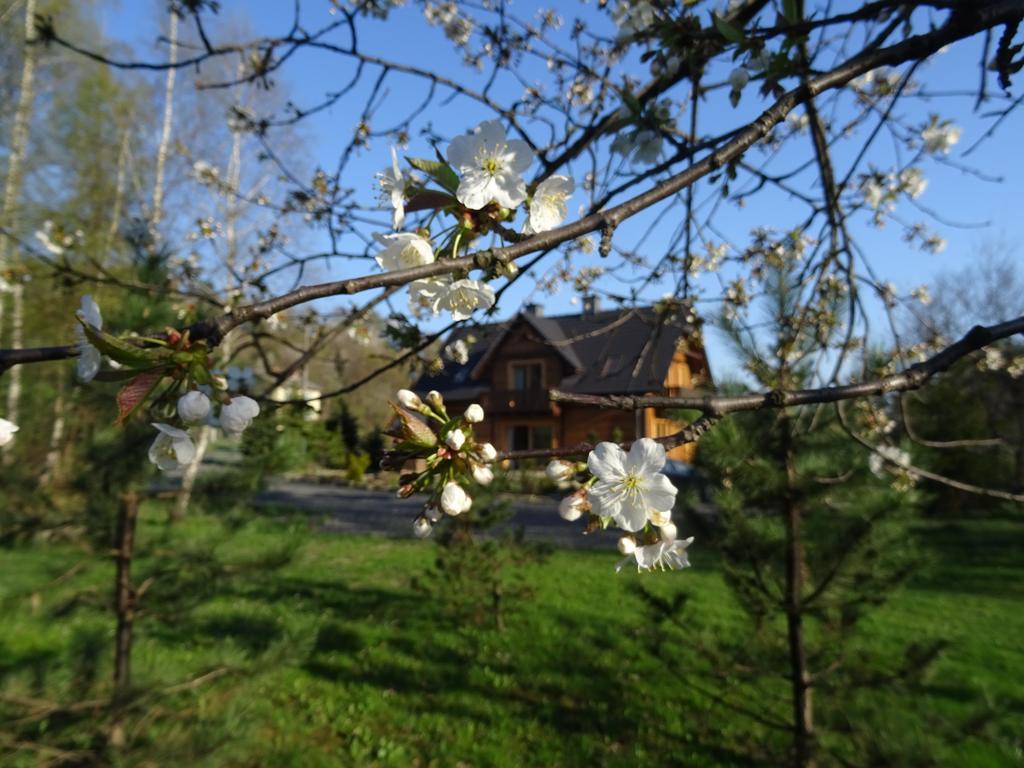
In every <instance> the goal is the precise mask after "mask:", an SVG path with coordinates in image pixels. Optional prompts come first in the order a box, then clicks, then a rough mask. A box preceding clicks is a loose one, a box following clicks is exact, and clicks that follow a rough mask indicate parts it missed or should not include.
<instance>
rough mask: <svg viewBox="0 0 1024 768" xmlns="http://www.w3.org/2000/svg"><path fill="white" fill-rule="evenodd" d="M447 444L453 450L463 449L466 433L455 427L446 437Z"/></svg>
mask: <svg viewBox="0 0 1024 768" xmlns="http://www.w3.org/2000/svg"><path fill="white" fill-rule="evenodd" d="M444 442H445V445H447V446H448V447H449V448H451V449H452V450H453V451H458V450H461V449H462V446H463V445H465V443H466V435H465V433H464V432H463V431H462V430H461V429H453V430H452V431H451V432H449V433H448V436H447V437H445V439H444Z"/></svg>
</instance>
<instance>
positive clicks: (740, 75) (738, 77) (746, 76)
mask: <svg viewBox="0 0 1024 768" xmlns="http://www.w3.org/2000/svg"><path fill="white" fill-rule="evenodd" d="M749 82H750V73H749V72H747V70H745V69H744V68H743V67H739V68H738V69H734V70H733V71H732V72H731V73H730V74H729V85H730V87H731V88H732V89H733V90H734V91H742V90H743V89H744V88H745V87H746V85H747V83H749Z"/></svg>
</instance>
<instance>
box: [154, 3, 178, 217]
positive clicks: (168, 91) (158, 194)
mask: <svg viewBox="0 0 1024 768" xmlns="http://www.w3.org/2000/svg"><path fill="white" fill-rule="evenodd" d="M169 16H170V18H169V20H168V29H167V40H168V43H169V44H170V50H169V51H168V52H167V63H168V64H171V65H172V66H171V67H170V68H169V69H168V70H167V81H166V84H165V85H164V124H163V130H162V132H161V134H160V146H159V147H158V148H157V152H156V180H155V181H154V182H153V216H152V223H153V226H154V227H156V225H157V224H159V223H160V220H161V219H162V218H163V206H164V176H165V175H166V173H167V153H168V151H169V150H170V146H171V127H172V125H173V122H174V77H175V73H176V71H177V70H176V69H175V68H174V66H173V65H174V64H176V63H177V61H178V14H176V13H175V12H174V11H173V10H172V11H171V12H170V14H169Z"/></svg>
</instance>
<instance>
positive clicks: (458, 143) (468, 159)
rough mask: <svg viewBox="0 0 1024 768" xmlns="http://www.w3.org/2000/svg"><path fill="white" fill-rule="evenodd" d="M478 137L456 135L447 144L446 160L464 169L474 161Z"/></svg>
mask: <svg viewBox="0 0 1024 768" xmlns="http://www.w3.org/2000/svg"><path fill="white" fill-rule="evenodd" d="M479 148H480V139H479V138H478V137H476V136H456V137H455V138H454V139H452V141H451V144H449V145H448V162H449V163H451V164H452V165H454V166H455V167H456V168H458V169H459V170H460V171H464V170H465V169H467V168H472V167H473V166H474V164H475V163H476V153H477V150H478V149H479Z"/></svg>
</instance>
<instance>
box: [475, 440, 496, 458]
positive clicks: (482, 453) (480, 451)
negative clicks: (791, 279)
mask: <svg viewBox="0 0 1024 768" xmlns="http://www.w3.org/2000/svg"><path fill="white" fill-rule="evenodd" d="M476 451H477V455H478V456H479V457H480V459H481V460H482V461H486V462H492V461H494V460H495V459H496V458H498V452H497V451H496V450H494V446H493V445H491V444H490V443H482V444H481V445H479V446H478V447H477V449H476Z"/></svg>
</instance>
